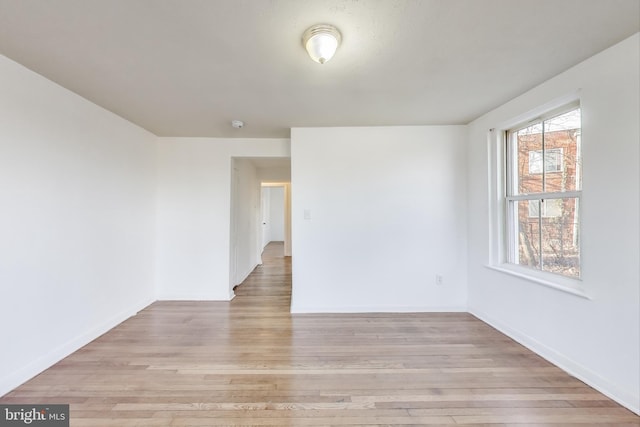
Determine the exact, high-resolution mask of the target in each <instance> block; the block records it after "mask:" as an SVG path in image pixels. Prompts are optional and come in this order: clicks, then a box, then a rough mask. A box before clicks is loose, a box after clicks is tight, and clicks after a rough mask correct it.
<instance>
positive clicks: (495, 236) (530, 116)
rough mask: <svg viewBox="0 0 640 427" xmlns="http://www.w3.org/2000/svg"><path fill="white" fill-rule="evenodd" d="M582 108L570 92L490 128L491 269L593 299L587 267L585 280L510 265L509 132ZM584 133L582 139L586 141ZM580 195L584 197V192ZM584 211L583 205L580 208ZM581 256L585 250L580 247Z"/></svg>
mask: <svg viewBox="0 0 640 427" xmlns="http://www.w3.org/2000/svg"><path fill="white" fill-rule="evenodd" d="M578 106H580V108H582V106H581V102H580V91H579V90H577V91H576V92H573V93H569V94H567V95H565V96H562V97H559V98H557V99H555V100H552V101H550V102H548V103H546V104H544V105H541V106H539V107H536V108H533V109H531V110H530V111H528V112H525V113H523V114H520V115H518V116H515V117H513V118H512V119H508V120H505V121H504V122H501V123H496V126H495V127H494V128H491V129H489V132H488V134H487V137H488V140H487V142H488V144H489V145H488V147H489V164H488V166H489V182H490V183H491V185H490V187H489V200H490V209H489V233H490V240H489V260H488V261H489V262H488V264H487V265H486V267H487V268H490V269H492V270H496V271H499V272H501V273H504V274H508V275H511V276H515V277H518V278H521V279H524V280H526V281H529V282H533V283H537V284H539V285H543V286H546V287H550V288H553V289H556V290H559V291H562V292H566V293H569V294H572V295H575V296H578V297H582V298H586V299H591V297H590V296H589V295H588V294H587V292H586V291H585V289H584V288H583V286H582V277H584V269H583V267H584V266H583V265H582V266H581V272H582V277H581V278H575V277H568V276H563V275H560V274H556V273H552V272H547V271H541V270H537V269H532V268H529V267H527V266H522V265H516V264H512V263H509V262H508V254H509V250H510V248H509V238H508V234H507V231H508V224H509V222H508V209H507V199H506V196H507V175H506V165H507V152H506V140H505V136H506V132H507V131H508V130H511V129H514V128H517V127H519V126H520V127H523V126H522V125H524V126H526V124H527V123H529V122H533V121H535V119H538V118H541V117H544V118H548V117H552V116H555V115H557V114H558V113H562V112H563V111H562V110H564V112H566V111H570V110H571V109H573V108H574V107H578ZM584 136H585V135H584V130H582V131H581V137H582V138H583V141H584ZM579 193H580V194H578V196H581V193H582V191H580V192H579ZM558 197H560V198H564V197H570V193H568V192H563V193H560V194H559V195H558ZM515 198H518V199H523V200H528V199H533V197H529V198H528V197H527V195H519V196H516V197H515ZM580 209H581V206H580ZM580 254H581V257H582V255H583V248H582V247H581V248H580Z"/></svg>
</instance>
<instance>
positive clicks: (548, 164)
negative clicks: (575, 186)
mask: <svg viewBox="0 0 640 427" xmlns="http://www.w3.org/2000/svg"><path fill="white" fill-rule="evenodd" d="M543 163H544V171H545V172H547V173H549V172H562V148H549V149H547V150H545V152H544V162H543V161H542V150H532V151H529V173H530V174H537V173H542V164H543Z"/></svg>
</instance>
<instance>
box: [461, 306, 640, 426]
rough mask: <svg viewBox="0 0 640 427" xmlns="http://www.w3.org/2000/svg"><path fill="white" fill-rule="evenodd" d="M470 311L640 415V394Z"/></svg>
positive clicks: (520, 333) (480, 312) (529, 338)
mask: <svg viewBox="0 0 640 427" xmlns="http://www.w3.org/2000/svg"><path fill="white" fill-rule="evenodd" d="M468 311H469V313H471V314H472V315H474V316H476V317H477V318H478V319H480V320H482V321H483V322H485V323H486V324H488V325H490V326H492V327H494V328H495V329H497V330H499V331H500V332H502V333H503V334H505V335H507V336H508V337H510V338H512V339H513V340H515V341H517V342H518V343H520V344H522V345H523V346H525V347H527V348H528V349H529V350H531V351H533V352H534V353H536V354H537V355H539V356H540V357H542V358H544V359H546V360H547V361H549V362H551V363H553V364H554V365H556V366H557V367H559V368H560V369H562V370H564V371H566V372H567V373H568V374H569V375H572V376H574V377H575V378H577V379H579V380H580V381H582V382H584V383H585V384H587V385H589V386H590V387H593V388H594V389H596V390H598V391H599V392H600V393H602V394H604V395H605V396H607V397H609V398H611V399H613V400H615V401H616V402H618V403H619V404H620V405H622V406H624V407H626V408H627V409H629V410H631V411H633V412H635V413H636V414H639V415H640V395H635V394H633V393H632V392H629V391H628V390H623V389H621V388H620V387H618V386H617V385H616V384H613V383H611V382H610V381H608V380H607V379H605V378H602V377H601V376H600V375H598V374H597V373H595V372H593V371H592V370H590V369H588V368H586V367H584V366H582V365H580V364H579V363H577V362H575V361H574V360H572V359H570V358H568V357H567V356H565V355H563V354H562V353H559V352H558V351H556V350H554V349H553V348H550V347H547V346H546V345H544V344H543V343H541V342H540V341H537V340H536V339H534V338H532V337H530V336H528V335H527V334H524V333H522V332H520V331H517V330H515V329H513V328H511V327H509V326H508V325H505V324H504V323H502V322H499V321H497V320H496V319H493V318H491V317H490V316H488V315H486V314H485V313H483V312H482V311H480V310H477V309H474V308H472V307H469V309H468Z"/></svg>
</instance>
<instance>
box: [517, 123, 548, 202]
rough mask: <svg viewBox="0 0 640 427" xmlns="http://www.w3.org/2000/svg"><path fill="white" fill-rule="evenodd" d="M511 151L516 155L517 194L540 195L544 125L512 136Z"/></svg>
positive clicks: (539, 124) (533, 126)
mask: <svg viewBox="0 0 640 427" xmlns="http://www.w3.org/2000/svg"><path fill="white" fill-rule="evenodd" d="M511 149H512V150H513V153H514V154H516V159H515V162H516V164H514V165H513V166H514V168H517V171H518V175H517V176H514V177H513V178H515V180H516V182H517V184H518V185H517V186H515V185H514V186H513V188H514V189H516V188H517V193H516V194H528V193H540V192H541V191H542V170H543V169H542V168H543V167H544V165H543V161H542V124H541V123H538V124H536V125H531V126H529V127H526V128H524V129H520V130H519V131H517V132H514V133H513V134H512V140H511Z"/></svg>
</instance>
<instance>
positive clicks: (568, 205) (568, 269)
mask: <svg viewBox="0 0 640 427" xmlns="http://www.w3.org/2000/svg"><path fill="white" fill-rule="evenodd" d="M580 130H581V123H580V108H579V106H576V105H573V106H570V107H565V108H564V109H562V110H556V112H554V113H551V114H548V115H546V116H543V117H542V118H540V119H538V120H535V121H533V122H530V123H527V124H524V125H522V126H518V127H515V128H513V129H511V130H509V131H507V133H506V160H507V165H506V175H507V176H506V184H507V185H506V197H505V202H506V203H505V206H506V209H507V212H506V233H505V234H506V239H507V245H506V246H507V247H506V257H507V262H508V263H511V264H518V265H522V266H526V267H529V268H532V269H536V270H540V271H546V272H551V273H557V274H561V275H564V276H568V277H574V278H578V277H580V209H579V208H580V197H581V194H582V174H581V166H582V162H581V147H580Z"/></svg>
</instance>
